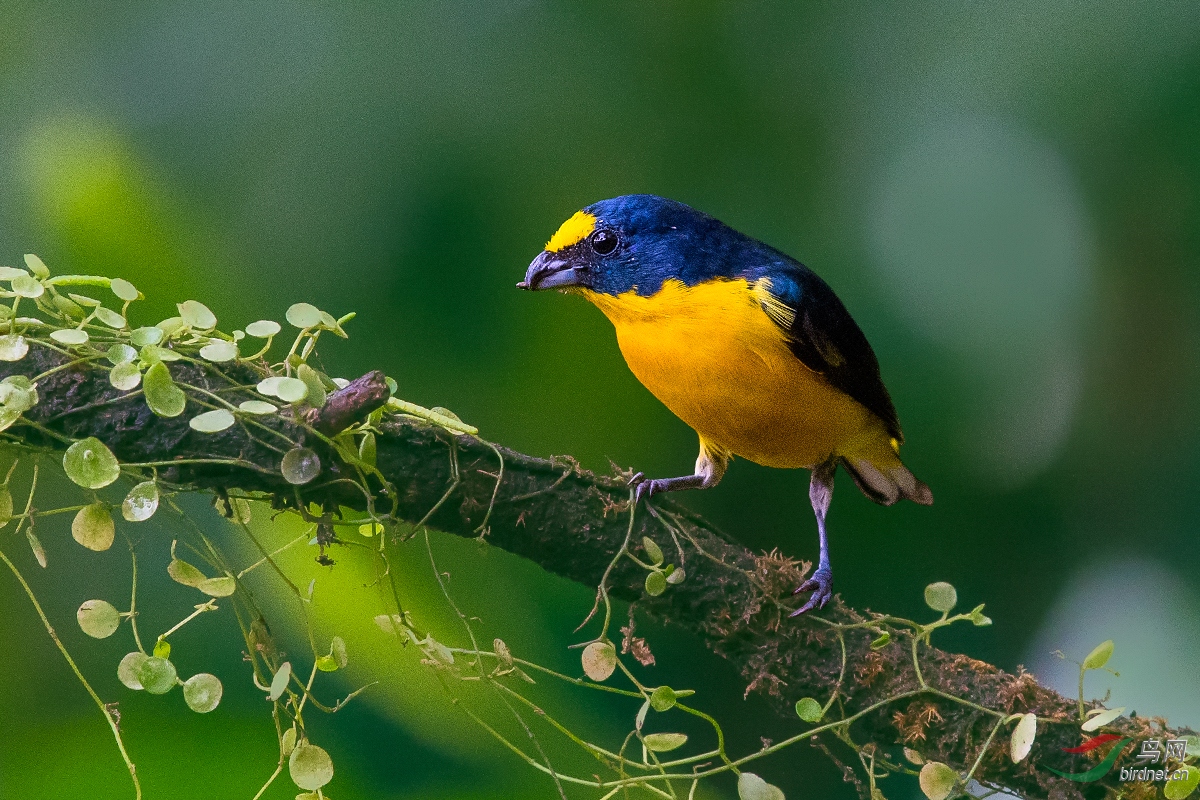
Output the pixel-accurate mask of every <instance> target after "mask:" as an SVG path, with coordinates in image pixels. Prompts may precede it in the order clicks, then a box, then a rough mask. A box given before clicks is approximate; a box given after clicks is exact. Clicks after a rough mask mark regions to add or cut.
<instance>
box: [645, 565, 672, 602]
mask: <svg viewBox="0 0 1200 800" xmlns="http://www.w3.org/2000/svg"><path fill="white" fill-rule="evenodd" d="M666 590H667V576H666V575H663V574H662V573H661V572H658V571H657V570H656V571H654V572H651V573H650V574H649V575H647V576H646V594H648V595H650V596H651V597H658V596H659V595H660V594H662V593H663V592H665V591H666Z"/></svg>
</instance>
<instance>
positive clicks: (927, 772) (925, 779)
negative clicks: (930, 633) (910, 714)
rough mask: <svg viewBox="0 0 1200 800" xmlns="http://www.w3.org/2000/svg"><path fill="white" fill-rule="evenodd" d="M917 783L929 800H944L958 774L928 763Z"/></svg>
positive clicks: (941, 766) (952, 788)
mask: <svg viewBox="0 0 1200 800" xmlns="http://www.w3.org/2000/svg"><path fill="white" fill-rule="evenodd" d="M934 610H935V611H936V609H934ZM918 782H919V783H920V784H921V791H922V792H924V793H925V796H926V797H928V798H929V800H946V798H947V797H949V796H950V792H952V791H954V784H956V783H958V773H957V772H955V771H954V770H952V769H950V767H947V766H946V765H945V764H943V763H942V762H940V761H928V762H926V763H925V766H923V767H921V774H920V776H919V778H918Z"/></svg>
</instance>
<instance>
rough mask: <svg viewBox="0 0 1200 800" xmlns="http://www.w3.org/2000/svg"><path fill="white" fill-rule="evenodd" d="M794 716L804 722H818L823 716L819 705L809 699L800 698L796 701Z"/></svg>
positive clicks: (823, 713)
mask: <svg viewBox="0 0 1200 800" xmlns="http://www.w3.org/2000/svg"><path fill="white" fill-rule="evenodd" d="M796 716H798V717H799V718H800V719H802V720H804V721H805V722H819V721H820V720H821V717H823V716H825V711H824V709H822V708H821V704H820V703H818V702H817V701H816V700H814V699H812V698H811V697H801V698H800V699H799V700H797V701H796Z"/></svg>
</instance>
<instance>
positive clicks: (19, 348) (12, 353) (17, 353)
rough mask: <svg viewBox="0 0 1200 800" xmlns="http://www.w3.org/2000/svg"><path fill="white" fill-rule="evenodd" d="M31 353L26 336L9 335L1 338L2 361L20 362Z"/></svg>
mask: <svg viewBox="0 0 1200 800" xmlns="http://www.w3.org/2000/svg"><path fill="white" fill-rule="evenodd" d="M28 352H29V342H27V341H25V337H24V336H17V335H15V334H11V333H10V334H8V335H6V336H0V361H20V360H21V359H22V358H24V357H25V354H26V353H28Z"/></svg>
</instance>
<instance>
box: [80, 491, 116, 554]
mask: <svg viewBox="0 0 1200 800" xmlns="http://www.w3.org/2000/svg"><path fill="white" fill-rule="evenodd" d="M115 535H116V526H115V525H114V524H113V518H112V514H109V513H108V508H107V507H106V506H105V505H104V504H103V503H92V504H91V505H88V506H84V507H83V508H81V509H79V513H78V514H76V515H75V519H73V520H71V536H73V537H74V538H75V541H77V542H79V543H80V544H81V545H83V546H84V547H86V548H87V549H88V550H95V551H96V552H97V553H100V552H103V551H105V550H107V549H108V548H110V547H112V543H113V539H114V538H115Z"/></svg>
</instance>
